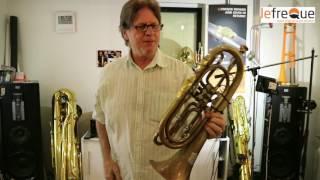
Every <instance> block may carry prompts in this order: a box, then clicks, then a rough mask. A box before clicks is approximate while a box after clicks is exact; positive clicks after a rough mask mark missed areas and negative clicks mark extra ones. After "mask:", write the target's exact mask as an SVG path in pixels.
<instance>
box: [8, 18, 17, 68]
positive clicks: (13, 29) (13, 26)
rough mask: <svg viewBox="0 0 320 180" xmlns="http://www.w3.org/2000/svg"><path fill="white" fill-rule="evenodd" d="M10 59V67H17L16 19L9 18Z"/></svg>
mask: <svg viewBox="0 0 320 180" xmlns="http://www.w3.org/2000/svg"><path fill="white" fill-rule="evenodd" d="M10 50H11V51H10V52H11V53H10V57H11V64H10V65H11V67H14V68H16V70H17V66H18V17H17V16H10Z"/></svg>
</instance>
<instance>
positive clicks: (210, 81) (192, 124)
mask: <svg viewBox="0 0 320 180" xmlns="http://www.w3.org/2000/svg"><path fill="white" fill-rule="evenodd" d="M242 61H243V60H242V54H241V53H240V51H239V50H237V49H235V48H233V47H231V46H228V45H220V46H217V47H216V48H214V49H212V50H211V51H210V53H209V54H208V55H207V56H206V57H204V58H203V60H202V61H201V63H200V64H199V65H198V68H197V69H196V73H195V76H193V77H191V78H189V79H187V80H186V81H185V82H184V83H183V85H182V87H181V89H180V90H179V92H178V93H177V95H176V98H175V100H174V101H173V102H172V104H171V106H170V107H169V109H168V110H167V112H166V113H165V114H164V116H163V118H162V119H161V122H160V127H159V131H158V132H157V133H156V134H155V136H154V143H155V144H157V145H162V144H163V145H165V146H167V147H168V148H172V149H180V150H178V151H177V152H176V154H175V155H174V156H173V157H171V158H169V159H167V160H164V161H161V162H156V161H153V160H150V163H151V165H152V167H153V168H154V169H155V170H156V171H157V172H158V173H159V174H161V176H162V177H164V178H165V179H167V180H187V179H189V176H190V173H191V169H192V167H193V164H194V162H195V160H196V158H197V156H198V154H199V152H200V150H201V148H202V146H203V145H204V143H205V141H206V139H207V133H206V131H205V130H204V129H203V126H204V125H205V124H206V119H205V118H204V119H201V116H202V113H203V111H216V112H222V111H223V110H224V109H225V107H226V106H227V105H228V104H229V100H230V99H231V98H232V95H233V94H234V93H235V91H236V89H237V88H238V86H239V84H240V82H241V79H242V75H243V70H244V69H243V62H242Z"/></svg>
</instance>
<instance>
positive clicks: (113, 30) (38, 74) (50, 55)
mask: <svg viewBox="0 0 320 180" xmlns="http://www.w3.org/2000/svg"><path fill="white" fill-rule="evenodd" d="M120 5H121V2H119V1H115V0H114V1H110V0H109V1H99V0H98V1H94V3H92V2H91V1H86V0H79V1H72V0H71V1H40V0H39V1H38V0H26V1H19V0H10V2H9V3H8V7H9V13H10V14H11V15H15V16H18V18H19V43H20V45H19V61H20V63H21V71H24V72H25V73H26V74H27V78H28V79H31V80H38V81H39V83H40V94H41V106H45V107H50V106H51V104H50V103H51V96H52V94H53V93H54V91H56V90H57V89H59V88H62V87H65V88H69V89H71V90H73V91H74V92H75V94H76V95H77V99H78V104H79V105H80V106H81V107H82V108H83V110H84V111H91V110H92V107H93V103H94V98H93V97H94V91H95V87H96V84H97V77H98V74H99V70H100V69H99V68H97V67H96V51H97V50H98V49H119V50H122V51H126V50H127V48H126V47H125V46H124V43H123V41H122V39H121V36H120V34H119V32H118V28H117V27H118V22H119V13H120V7H121V6H120ZM60 10H70V11H75V13H76V28H77V30H76V32H75V33H56V32H55V19H54V14H55V12H56V11H60Z"/></svg>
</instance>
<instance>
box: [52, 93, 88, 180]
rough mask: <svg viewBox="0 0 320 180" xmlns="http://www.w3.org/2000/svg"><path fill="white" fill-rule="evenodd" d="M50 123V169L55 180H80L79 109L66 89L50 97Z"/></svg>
mask: <svg viewBox="0 0 320 180" xmlns="http://www.w3.org/2000/svg"><path fill="white" fill-rule="evenodd" d="M52 107H53V120H52V122H51V153H52V167H53V169H54V176H55V179H56V180H67V179H73V180H80V179H81V154H80V146H79V140H78V137H77V132H76V127H77V126H76V125H77V121H78V119H79V117H80V116H81V114H82V112H81V108H80V107H79V106H78V105H77V104H76V99H75V96H74V94H73V93H72V92H71V91H70V90H68V89H60V90H58V91H56V92H55V93H54V95H53V97H52Z"/></svg>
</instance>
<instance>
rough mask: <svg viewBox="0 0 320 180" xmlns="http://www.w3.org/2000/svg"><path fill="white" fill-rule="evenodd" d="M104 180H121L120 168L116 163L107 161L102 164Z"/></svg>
mask: <svg viewBox="0 0 320 180" xmlns="http://www.w3.org/2000/svg"><path fill="white" fill-rule="evenodd" d="M104 177H105V180H122V178H121V174H120V168H119V165H118V163H117V162H116V161H113V160H109V161H107V162H106V163H105V164H104Z"/></svg>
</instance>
